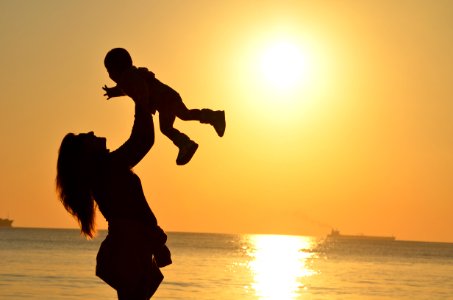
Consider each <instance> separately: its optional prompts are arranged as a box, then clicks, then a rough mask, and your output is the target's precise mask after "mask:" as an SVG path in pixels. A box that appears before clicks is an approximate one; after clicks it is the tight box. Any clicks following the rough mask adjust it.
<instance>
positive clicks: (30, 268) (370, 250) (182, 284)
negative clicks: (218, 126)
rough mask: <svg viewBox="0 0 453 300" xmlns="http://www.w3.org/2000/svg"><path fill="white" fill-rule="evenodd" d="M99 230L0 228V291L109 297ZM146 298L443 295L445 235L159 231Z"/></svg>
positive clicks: (449, 290) (448, 268)
mask: <svg viewBox="0 0 453 300" xmlns="http://www.w3.org/2000/svg"><path fill="white" fill-rule="evenodd" d="M105 235H106V232H105V231H99V232H98V236H97V237H96V238H95V239H94V240H91V241H87V240H85V239H84V238H83V237H81V236H80V234H79V231H78V230H73V229H34V228H12V229H0V299H2V300H16V299H17V300H19V299H27V300H30V299H31V300H38V299H39V300H43V299H63V300H64V299H67V300H72V299H84V300H90V299H93V300H94V299H116V293H115V291H114V290H113V289H111V288H110V287H109V286H108V285H107V284H105V283H104V282H102V281H101V280H100V279H99V278H97V277H96V276H95V275H94V269H95V262H96V253H97V250H98V248H99V245H100V243H101V242H102V240H103V238H104V237H105ZM168 246H169V248H170V249H171V251H172V258H173V264H172V265H170V266H168V267H165V268H163V269H162V272H163V273H164V276H165V279H164V281H163V283H162V284H161V286H160V287H159V290H158V291H157V293H156V294H155V296H154V297H153V299H175V300H176V299H184V300H190V299H194V300H195V299H197V300H203V299H213V300H214V299H215V300H222V299H228V300H231V299H247V300H248V299H250V300H252V299H269V300H270V299H275V300H292V299H323V300H324V299H327V300H328V299H411V300H412V299H453V244H450V243H428V242H412V241H398V240H397V241H372V240H370V241H331V240H326V239H324V238H316V237H309V236H286V235H239V234H208V233H177V232H170V233H169V234H168Z"/></svg>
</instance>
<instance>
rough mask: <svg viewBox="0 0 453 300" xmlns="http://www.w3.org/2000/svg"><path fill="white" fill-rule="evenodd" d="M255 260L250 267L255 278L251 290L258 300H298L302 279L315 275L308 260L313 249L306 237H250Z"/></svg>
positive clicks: (311, 242)
mask: <svg viewBox="0 0 453 300" xmlns="http://www.w3.org/2000/svg"><path fill="white" fill-rule="evenodd" d="M250 239H251V240H250V241H251V244H252V245H253V250H252V251H251V252H250V253H249V255H250V256H252V257H253V258H254V259H253V260H252V261H251V262H250V264H249V267H250V269H251V271H252V273H253V276H254V284H253V289H254V290H255V292H256V295H257V296H258V297H259V299H269V300H271V299H275V300H282V299H285V300H290V299H297V298H298V296H299V295H300V292H301V291H300V289H301V288H302V289H303V288H304V285H303V278H304V277H309V276H312V275H314V274H315V273H316V272H315V271H314V270H312V269H310V267H309V265H308V264H307V263H308V260H309V259H310V258H311V257H312V256H313V253H311V252H310V251H307V249H311V248H312V247H313V241H312V239H310V238H308V237H298V236H284V235H255V236H251V237H250Z"/></svg>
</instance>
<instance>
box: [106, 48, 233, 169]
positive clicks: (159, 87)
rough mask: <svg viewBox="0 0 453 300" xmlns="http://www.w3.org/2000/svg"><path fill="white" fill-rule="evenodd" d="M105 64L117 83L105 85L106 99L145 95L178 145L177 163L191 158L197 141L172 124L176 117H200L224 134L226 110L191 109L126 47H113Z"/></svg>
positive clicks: (139, 97)
mask: <svg viewBox="0 0 453 300" xmlns="http://www.w3.org/2000/svg"><path fill="white" fill-rule="evenodd" d="M104 65H105V67H106V68H107V71H108V73H109V76H110V78H111V79H112V80H113V81H114V82H115V83H116V84H117V85H116V86H115V87H111V88H109V87H107V86H104V87H103V89H104V91H105V94H104V96H107V99H110V98H112V97H119V96H125V95H127V96H129V97H131V98H132V99H133V100H134V101H137V100H138V99H144V101H147V102H148V105H149V106H148V107H149V111H150V113H152V114H155V113H156V111H158V112H159V125H160V130H161V132H162V133H163V134H164V135H166V136H167V137H168V138H169V139H170V140H172V141H173V143H174V144H175V145H176V146H177V147H178V148H179V153H178V157H177V159H176V163H177V164H178V165H184V164H186V163H188V162H189V161H190V159H191V158H192V156H193V155H194V154H195V151H197V148H198V144H197V143H195V142H194V141H192V140H191V139H190V138H189V137H188V136H187V135H185V134H184V133H182V132H180V131H178V130H177V129H175V128H174V127H173V124H174V122H175V118H176V117H178V118H180V119H181V120H184V121H188V120H197V121H200V122H201V123H207V124H211V125H212V126H213V127H214V129H215V130H216V132H217V134H218V135H219V136H220V137H222V136H223V134H224V132H225V126H226V123H225V112H224V111H213V110H210V109H201V110H200V109H188V108H187V107H186V106H185V105H184V103H183V101H182V99H181V96H180V95H179V94H178V93H177V92H176V91H175V90H173V89H172V88H171V87H169V86H168V85H165V84H163V83H162V82H160V81H159V80H158V79H156V77H155V75H154V73H153V72H151V71H148V69H146V68H136V67H135V66H134V65H133V63H132V58H131V56H130V55H129V53H128V52H127V50H125V49H123V48H115V49H112V50H110V51H109V52H108V53H107V55H106V57H105V60H104ZM142 101H143V100H142Z"/></svg>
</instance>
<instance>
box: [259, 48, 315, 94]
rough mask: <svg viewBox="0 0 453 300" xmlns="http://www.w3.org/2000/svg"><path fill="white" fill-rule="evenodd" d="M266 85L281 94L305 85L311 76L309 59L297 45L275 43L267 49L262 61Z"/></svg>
mask: <svg viewBox="0 0 453 300" xmlns="http://www.w3.org/2000/svg"><path fill="white" fill-rule="evenodd" d="M260 65H261V72H262V76H263V77H264V79H265V81H266V84H268V85H270V86H271V87H273V88H275V89H277V90H278V91H280V92H284V91H290V90H293V89H294V88H296V87H298V86H301V85H304V84H306V82H307V79H308V76H309V73H310V71H309V69H310V65H309V58H308V56H307V54H306V53H304V51H303V50H302V49H301V48H300V47H299V46H298V45H296V44H295V43H292V42H289V41H279V42H274V43H272V44H270V45H268V46H267V47H265V49H264V51H263V54H262V56H261V60H260Z"/></svg>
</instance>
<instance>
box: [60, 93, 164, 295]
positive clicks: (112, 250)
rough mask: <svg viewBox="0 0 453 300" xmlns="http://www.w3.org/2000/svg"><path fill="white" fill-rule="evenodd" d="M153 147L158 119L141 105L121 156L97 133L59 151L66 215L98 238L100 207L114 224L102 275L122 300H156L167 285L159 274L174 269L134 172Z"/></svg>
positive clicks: (102, 253) (71, 140) (101, 256)
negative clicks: (157, 294)
mask: <svg viewBox="0 0 453 300" xmlns="http://www.w3.org/2000/svg"><path fill="white" fill-rule="evenodd" d="M153 143H154V125H153V120H152V116H151V114H149V112H148V108H147V106H145V105H144V104H143V103H142V102H138V101H137V102H135V119H134V125H133V128H132V133H131V135H130V137H129V139H128V140H127V141H126V142H125V143H124V144H123V145H122V146H121V147H119V148H118V149H116V150H115V151H113V152H110V151H109V150H108V149H107V147H106V139H105V138H101V137H97V136H95V135H94V134H93V132H89V133H81V134H77V135H76V134H73V133H69V134H67V135H66V136H65V137H64V139H63V141H62V143H61V146H60V150H59V155H58V162H57V177H56V185H57V191H58V196H59V198H60V200H61V202H62V204H63V205H64V207H65V208H66V210H67V211H68V212H69V213H70V214H72V215H73V216H74V217H75V218H76V219H77V221H78V222H79V225H80V227H81V231H82V233H83V234H84V235H85V236H87V237H93V235H94V233H95V224H94V219H95V210H96V205H97V206H98V207H99V210H100V211H101V213H102V214H103V216H104V217H105V218H106V220H107V221H108V225H109V227H108V235H107V237H106V239H105V240H104V241H103V242H102V245H101V247H100V249H99V252H98V255H97V265H96V275H97V276H99V277H100V278H101V279H103V280H104V281H105V282H106V283H108V284H109V285H110V286H112V287H113V288H114V289H116V291H117V293H118V299H119V300H145V299H150V298H151V296H152V295H153V294H154V293H155V291H156V290H157V288H158V286H159V285H160V283H161V282H162V280H163V275H162V273H161V272H160V269H159V268H161V267H164V266H166V265H168V264H171V256H170V251H169V250H168V248H167V247H166V246H165V243H166V240H167V235H166V234H165V233H164V231H163V230H162V229H161V228H160V227H159V226H158V224H157V219H156V217H155V216H154V214H153V212H152V211H151V209H150V207H149V205H148V203H147V201H146V198H145V195H144V193H143V190H142V185H141V182H140V179H139V177H138V176H137V175H136V174H135V173H134V172H133V171H132V168H133V167H134V166H135V165H137V164H138V163H139V162H140V161H141V160H142V158H143V157H144V156H145V155H146V154H147V153H148V151H149V150H150V149H151V147H152V145H153Z"/></svg>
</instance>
